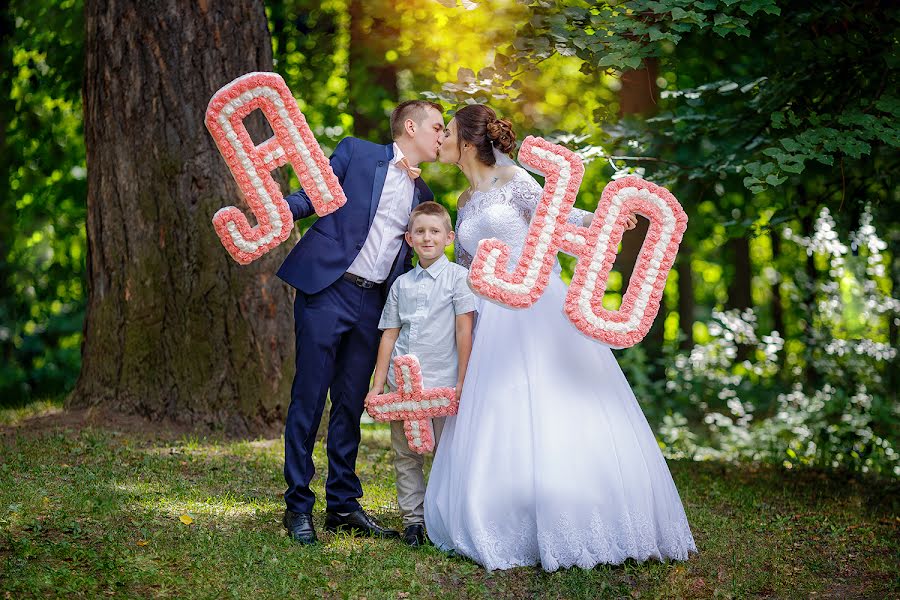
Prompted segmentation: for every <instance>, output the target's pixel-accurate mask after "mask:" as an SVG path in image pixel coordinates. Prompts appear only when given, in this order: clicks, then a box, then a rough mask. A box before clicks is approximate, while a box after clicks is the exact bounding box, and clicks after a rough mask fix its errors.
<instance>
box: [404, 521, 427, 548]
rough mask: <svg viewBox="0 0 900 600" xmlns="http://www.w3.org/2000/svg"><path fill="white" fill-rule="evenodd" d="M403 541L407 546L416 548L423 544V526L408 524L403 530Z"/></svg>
mask: <svg viewBox="0 0 900 600" xmlns="http://www.w3.org/2000/svg"><path fill="white" fill-rule="evenodd" d="M403 541H404V542H406V544H407V545H408V546H412V547H413V548H417V547H418V546H424V545H425V527H424V526H422V525H418V524H416V525H410V526H408V527H407V528H406V529H404V530H403Z"/></svg>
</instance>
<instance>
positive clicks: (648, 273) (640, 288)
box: [469, 136, 687, 348]
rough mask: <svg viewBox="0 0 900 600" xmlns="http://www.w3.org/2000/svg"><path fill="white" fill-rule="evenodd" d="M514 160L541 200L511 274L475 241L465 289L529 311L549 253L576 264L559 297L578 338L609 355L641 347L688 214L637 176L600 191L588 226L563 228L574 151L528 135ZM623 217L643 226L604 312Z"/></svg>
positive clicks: (490, 243)
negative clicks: (628, 271) (617, 301)
mask: <svg viewBox="0 0 900 600" xmlns="http://www.w3.org/2000/svg"><path fill="white" fill-rule="evenodd" d="M519 161H520V162H521V163H523V164H525V165H527V166H529V167H531V168H533V169H534V170H535V171H538V172H539V173H541V174H543V175H544V176H545V183H544V193H543V195H542V197H541V200H540V202H539V203H538V206H537V210H536V211H535V214H534V217H533V218H532V220H531V226H530V227H529V230H528V235H527V237H526V238H525V247H524V249H523V251H522V254H521V256H520V257H519V260H518V263H517V264H516V265H515V269H514V270H513V271H512V272H508V270H507V265H508V264H509V260H510V249H509V247H508V246H507V245H506V244H504V243H503V242H501V241H499V240H497V239H487V240H482V241H481V243H480V244H479V245H478V252H477V253H476V254H475V257H474V259H473V261H472V265H471V267H470V270H469V283H470V285H471V287H472V289H473V290H475V292H476V293H478V294H479V295H481V296H484V297H485V298H488V299H489V300H492V301H494V302H497V303H499V304H503V305H505V306H509V307H510V308H527V307H529V306H531V305H532V304H534V303H535V302H536V301H537V299H538V298H540V297H541V294H542V293H543V292H544V289H545V288H546V287H547V284H548V282H549V278H550V274H551V273H552V272H553V267H554V265H555V263H556V254H557V252H559V251H562V252H566V253H567V254H571V255H573V256H575V257H577V258H578V266H577V267H576V269H575V274H574V276H573V277H572V284H571V285H570V286H569V293H568V295H567V296H566V301H565V312H566V315H567V316H568V318H569V320H570V321H571V322H572V323H573V324H574V325H575V326H576V327H577V328H578V329H579V330H580V331H581V332H582V333H584V334H586V335H588V336H590V337H592V338H594V339H596V340H599V341H600V342H603V343H604V344H606V345H608V346H611V347H613V348H626V347H629V346H633V345H634V344H636V343H638V342H639V341H641V340H642V339H643V338H644V336H645V335H647V332H648V331H649V330H650V326H651V325H652V324H653V320H654V318H656V314H657V312H658V311H659V303H660V300H661V298H662V293H663V289H664V288H665V285H666V277H667V276H668V274H669V270H670V269H671V267H672V263H673V262H674V261H675V255H676V254H677V253H678V246H679V244H680V243H681V237H682V235H684V231H685V229H686V228H687V215H686V214H685V212H684V209H682V207H681V205H680V204H679V203H678V200H676V199H675V196H673V195H672V194H671V193H670V192H669V191H668V190H667V189H666V188H664V187H661V186H658V185H654V184H652V183H650V182H648V181H645V180H643V179H641V178H640V177H634V176H629V177H624V178H622V179H618V180H616V181H613V182H610V183H609V184H608V185H607V186H606V188H605V189H604V190H603V194H602V196H601V198H600V202H599V204H598V206H597V210H596V211H595V212H594V218H593V220H592V221H591V226H590V227H587V228H585V227H578V226H575V225H572V224H570V223H567V222H566V219H567V217H568V215H569V212H570V211H571V209H572V205H573V203H574V202H575V196H576V194H577V193H578V188H579V186H580V185H581V179H582V177H583V176H584V165H583V164H582V162H581V159H580V158H579V157H578V155H576V154H575V153H574V152H571V151H570V150H567V149H566V148H563V147H562V146H557V145H555V144H551V143H550V142H548V141H546V140H544V139H542V138H536V137H532V136H529V137H527V138H526V139H525V141H524V142H523V143H522V148H521V150H520V151H519ZM630 213H637V214H639V215H642V216H644V217H646V218H647V219H648V220H649V221H650V228H649V230H648V231H647V237H646V239H645V240H644V244H643V246H642V247H641V252H640V254H639V256H638V259H637V263H636V264H635V269H634V272H633V274H632V276H631V281H629V282H628V289H627V290H626V292H625V294H624V295H623V297H622V306H621V307H620V308H619V310H616V311H612V310H607V309H605V308H603V294H604V293H605V292H606V283H607V279H608V278H609V273H610V271H611V270H612V266H613V263H614V262H615V258H616V248H618V246H619V242H620V241H621V240H622V234H623V233H624V231H625V223H626V219H627V216H628V215H629V214H630Z"/></svg>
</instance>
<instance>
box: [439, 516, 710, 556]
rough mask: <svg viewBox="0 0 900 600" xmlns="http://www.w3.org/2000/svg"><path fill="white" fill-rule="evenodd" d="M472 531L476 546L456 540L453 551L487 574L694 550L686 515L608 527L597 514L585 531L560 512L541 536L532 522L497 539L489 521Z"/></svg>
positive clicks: (634, 518) (630, 518)
mask: <svg viewBox="0 0 900 600" xmlns="http://www.w3.org/2000/svg"><path fill="white" fill-rule="evenodd" d="M472 533H473V535H472V541H473V543H474V546H475V547H474V548H473V547H470V546H469V545H468V544H466V543H465V542H464V541H463V540H462V539H454V540H453V544H454V546H455V548H454V549H455V550H456V552H458V553H460V554H463V555H465V556H468V557H469V558H472V559H473V560H475V561H476V562H478V563H480V564H482V565H483V566H484V567H485V568H487V569H491V570H492V569H510V568H513V567H523V566H531V565H535V564H538V563H540V564H541V566H542V568H543V569H544V570H546V571H555V570H557V569H560V568H568V567H572V566H578V567H581V568H583V569H591V568H593V567H595V566H596V565H598V564H621V563H623V562H625V560H627V559H629V558H633V559H635V560H637V561H638V562H643V561H645V560H648V559H650V558H653V559H656V560H659V561H664V560H667V559H675V560H687V558H688V556H689V554H690V553H696V552H697V547H696V545H695V544H694V537H693V536H692V535H691V530H690V527H689V526H688V522H687V518H686V517H682V518H680V519H678V520H676V521H671V522H668V523H665V524H662V525H660V524H659V523H658V522H657V521H656V520H655V519H652V518H650V517H649V516H647V515H645V514H639V513H633V514H626V515H623V516H622V517H621V518H620V519H619V522H618V523H612V522H610V521H607V520H604V519H603V518H602V517H601V516H600V513H599V511H596V510H595V511H594V513H593V514H592V516H591V520H590V524H589V526H588V527H587V528H585V527H584V526H583V524H578V525H576V524H575V522H574V521H573V519H572V518H571V517H570V516H569V515H567V514H562V515H560V517H559V519H557V522H556V523H555V524H554V525H553V527H552V528H550V529H548V530H545V531H541V532H540V533H538V531H537V525H536V523H535V522H534V520H533V519H531V520H528V519H526V520H523V521H522V522H520V523H519V525H518V527H517V532H516V533H514V534H512V535H510V534H509V533H505V534H502V535H501V534H500V533H499V530H498V526H497V524H496V523H493V522H492V523H490V524H488V526H487V527H486V528H484V529H481V530H478V531H474V532H472Z"/></svg>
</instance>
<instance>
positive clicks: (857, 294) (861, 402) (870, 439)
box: [658, 209, 900, 476]
mask: <svg viewBox="0 0 900 600" xmlns="http://www.w3.org/2000/svg"><path fill="white" fill-rule="evenodd" d="M784 236H785V238H786V239H787V240H789V241H791V242H793V243H796V244H797V245H799V246H800V247H802V248H805V249H806V251H807V253H808V254H809V255H810V256H815V257H816V259H818V260H820V261H821V260H823V259H824V260H826V261H827V263H828V264H829V272H828V277H822V278H820V279H817V280H815V281H810V280H809V279H808V278H806V277H805V276H804V275H805V274H804V272H803V271H801V272H799V273H798V274H797V276H796V277H795V278H794V281H796V282H798V285H796V286H794V287H788V286H786V287H788V290H787V291H788V293H789V294H790V298H791V301H792V302H794V303H796V304H797V305H800V304H801V303H803V302H804V301H805V300H808V299H810V298H812V299H814V300H815V303H814V308H815V309H814V310H813V311H812V312H813V314H810V315H807V318H806V322H807V326H806V328H805V332H804V335H803V340H802V341H803V347H804V350H803V351H802V352H801V353H800V355H799V356H790V357H788V356H785V340H784V339H783V338H782V336H781V334H780V333H779V332H774V331H773V332H770V333H768V334H766V335H760V334H759V332H758V324H757V320H756V315H755V314H754V313H753V311H750V310H747V311H744V312H742V313H741V312H739V311H725V312H714V313H713V320H712V321H711V322H710V323H709V324H708V330H709V334H710V339H709V341H708V342H707V343H705V344H701V345H698V346H696V347H694V348H693V349H692V350H691V351H690V353H689V354H678V355H676V356H674V357H673V358H672V359H671V360H670V362H669V367H668V368H667V381H666V393H667V394H669V395H670V397H669V398H668V402H669V404H670V405H675V406H678V407H680V410H677V411H673V412H672V413H671V414H669V415H667V416H666V417H665V418H663V420H662V423H661V425H660V427H659V428H658V430H659V433H660V438H661V440H662V442H663V443H664V444H665V449H664V450H665V452H666V454H667V455H668V456H670V457H675V458H683V457H690V458H693V459H697V460H702V459H710V458H715V459H725V460H753V461H765V462H776V463H781V464H783V465H784V466H785V467H787V468H792V467H793V466H795V465H816V466H828V467H846V468H850V469H853V470H859V471H862V472H876V473H880V474H891V475H895V476H900V461H898V455H897V451H896V449H895V447H896V443H897V441H896V432H897V428H898V423H900V408H898V404H897V402H896V396H897V394H896V391H895V390H892V389H889V382H888V381H887V380H886V376H887V374H888V373H889V372H891V371H890V370H891V369H894V370H895V369H897V368H898V365H897V360H896V358H897V349H896V348H893V347H891V346H890V344H889V342H888V341H887V340H888V333H887V332H888V327H889V324H890V323H891V321H892V320H893V321H894V323H895V325H896V324H897V319H898V318H900V301H898V300H897V299H896V298H894V297H892V296H891V295H890V293H889V292H888V286H887V285H886V279H885V262H886V261H885V257H884V255H883V254H882V251H883V250H885V248H886V244H885V242H884V241H883V240H881V239H880V238H879V237H878V235H877V233H876V231H875V228H874V226H873V225H872V217H871V214H870V213H869V212H868V211H866V212H865V213H864V214H863V216H862V219H861V221H860V226H859V229H857V230H856V231H854V232H853V233H852V234H851V235H850V241H851V246H852V247H853V248H855V249H858V250H859V256H852V255H851V253H850V252H849V250H848V247H847V245H845V244H844V243H842V242H841V241H840V239H839V236H838V234H837V232H836V231H835V227H834V221H833V219H832V218H831V215H830V214H829V212H828V210H827V209H823V210H822V212H821V213H820V215H819V218H818V219H817V221H816V223H815V231H814V234H813V235H812V236H811V237H802V236H797V235H796V234H795V233H794V232H792V231H791V230H789V229H788V230H786V231H785V233H784ZM741 347H743V348H744V352H743V355H745V356H748V358H747V359H746V360H742V361H738V357H739V356H741V355H742V353H741V352H740V349H741ZM691 423H693V424H699V425H694V426H693V427H691V426H690V425H689V424H691Z"/></svg>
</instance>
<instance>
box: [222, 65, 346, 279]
mask: <svg viewBox="0 0 900 600" xmlns="http://www.w3.org/2000/svg"><path fill="white" fill-rule="evenodd" d="M255 109H259V110H260V111H262V113H263V115H265V117H266V119H267V120H268V122H269V125H270V126H271V127H272V131H273V132H274V133H275V135H274V136H272V137H271V138H269V139H268V140H266V141H265V142H263V143H262V144H260V145H259V146H257V145H256V144H254V143H253V140H252V139H250V134H249V133H248V132H247V128H246V127H245V126H244V119H245V118H246V117H247V115H249V114H250V113H251V112H252V111H253V110H255ZM206 127H207V129H209V131H210V133H211V134H212V137H213V139H214V140H215V141H216V145H217V146H218V147H219V152H221V153H222V156H223V157H224V158H225V162H226V163H228V168H229V169H231V174H232V175H234V179H235V180H236V181H237V184H238V187H239V188H240V190H241V194H243V196H244V198H245V199H246V200H247V204H249V205H250V209H251V210H252V211H253V215H254V216H255V217H256V221H257V223H258V224H257V225H256V227H251V226H250V223H249V222H248V221H247V217H246V216H244V213H243V212H241V211H240V210H239V209H237V208H235V207H234V206H227V207H225V208H222V209H220V210H219V211H218V212H216V214H215V216H214V217H213V224H214V225H215V228H216V233H218V234H219V239H221V240H222V244H223V245H224V246H225V248H226V249H227V250H228V252H229V254H231V257H232V258H234V260H236V261H237V262H239V263H241V264H242V265H245V264H247V263H250V262H252V261H254V260H256V259H257V258H259V257H260V256H262V255H263V254H265V253H266V252H268V251H269V250H271V249H272V248H274V247H275V246H277V245H278V244H280V243H281V242H283V241H284V240H286V239H287V238H288V236H289V235H290V232H291V229H292V228H293V226H294V219H293V217H292V215H291V210H290V208H289V207H288V205H287V202H285V200H284V196H282V194H281V190H280V189H279V187H278V184H277V183H276V182H275V180H274V179H273V178H272V171H273V170H274V169H277V168H278V167H280V166H281V165H283V164H285V163H287V162H290V163H291V166H292V167H294V172H295V173H296V174H297V178H298V179H300V185H302V186H303V189H304V190H305V191H306V193H307V195H308V196H309V199H310V201H311V203H312V205H313V208H314V209H315V211H316V214H318V215H319V216H324V215H327V214H329V213H332V212H334V211H336V210H337V209H339V208H340V207H341V206H343V205H344V203H346V202H347V198H346V197H345V196H344V191H343V190H342V189H341V185H340V182H339V181H338V179H337V177H336V176H335V174H334V171H332V169H331V164H330V163H329V162H328V159H326V158H325V155H324V154H323V153H322V149H321V148H320V147H319V143H318V142H317V141H316V138H315V137H313V133H312V131H311V130H310V129H309V125H307V124H306V118H305V117H304V116H303V113H301V112H300V109H299V107H298V106H297V102H296V100H294V97H293V96H292V95H291V91H290V90H289V89H288V87H287V84H285V82H284V80H283V79H282V78H281V76H280V75H277V74H276V73H248V74H246V75H244V76H242V77H238V78H237V79H235V80H234V81H232V82H231V83H229V84H228V85H226V86H225V87H223V88H222V89H220V90H219V91H218V92H216V93H215V95H214V96H213V97H212V99H211V100H210V101H209V106H208V107H207V108H206Z"/></svg>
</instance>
